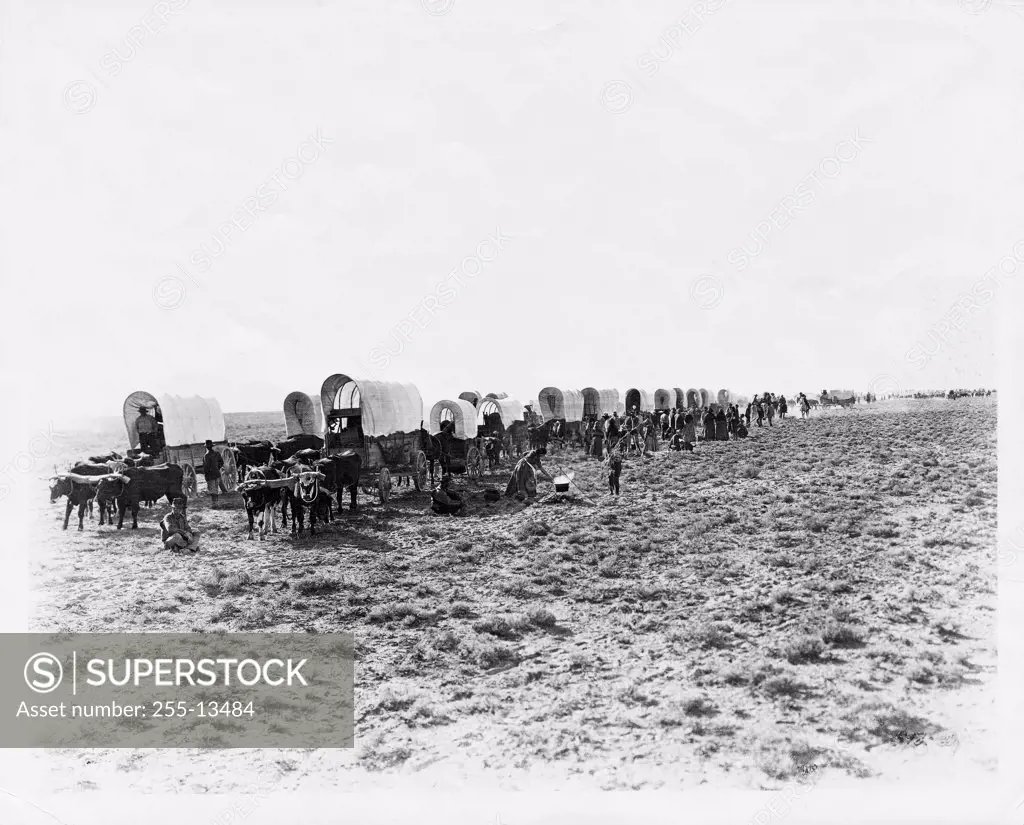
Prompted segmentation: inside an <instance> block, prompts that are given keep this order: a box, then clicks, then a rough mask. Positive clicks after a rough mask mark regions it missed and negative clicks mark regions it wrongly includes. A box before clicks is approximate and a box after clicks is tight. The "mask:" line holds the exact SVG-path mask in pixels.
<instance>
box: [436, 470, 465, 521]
mask: <svg viewBox="0 0 1024 825" xmlns="http://www.w3.org/2000/svg"><path fill="white" fill-rule="evenodd" d="M451 483H452V477H451V476H450V475H443V476H441V483H440V484H439V485H438V486H437V489H435V490H434V492H433V493H432V494H431V496H430V499H431V500H430V509H431V510H433V511H434V512H435V513H437V514H438V515H443V516H454V515H455V514H456V513H458V512H460V511H461V510H462V508H463V506H464V502H463V501H462V496H460V495H459V494H458V493H453V492H452V491H451V489H450V488H451Z"/></svg>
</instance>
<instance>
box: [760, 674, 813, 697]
mask: <svg viewBox="0 0 1024 825" xmlns="http://www.w3.org/2000/svg"><path fill="white" fill-rule="evenodd" d="M806 688H807V686H806V685H804V684H803V682H800V681H798V680H796V679H794V678H793V677H792V676H771V677H769V678H767V679H765V680H764V681H763V682H762V683H761V691H762V692H763V693H764V695H765V696H767V697H768V698H769V699H777V698H778V697H780V696H786V697H788V698H790V699H795V698H797V697H798V696H800V694H801V693H803V691H804V690H806Z"/></svg>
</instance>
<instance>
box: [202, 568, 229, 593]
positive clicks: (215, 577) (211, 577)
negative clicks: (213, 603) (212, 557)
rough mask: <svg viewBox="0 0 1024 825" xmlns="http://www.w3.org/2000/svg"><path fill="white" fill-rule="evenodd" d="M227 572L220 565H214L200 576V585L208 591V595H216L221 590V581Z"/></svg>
mask: <svg viewBox="0 0 1024 825" xmlns="http://www.w3.org/2000/svg"><path fill="white" fill-rule="evenodd" d="M226 576H227V573H226V572H225V571H224V570H222V569H221V568H220V567H212V568H210V569H209V570H207V571H206V572H204V573H203V574H202V575H200V577H199V586H200V587H202V588H203V589H204V590H205V591H206V595H208V596H216V595H218V594H219V593H220V591H221V581H222V580H223V579H224V578H225V577H226Z"/></svg>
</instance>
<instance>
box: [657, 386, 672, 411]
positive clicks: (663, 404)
mask: <svg viewBox="0 0 1024 825" xmlns="http://www.w3.org/2000/svg"><path fill="white" fill-rule="evenodd" d="M675 403H676V393H675V390H669V389H665V388H664V387H659V388H658V389H656V390H655V391H654V409H656V410H670V409H672V408H673V407H674V406H675Z"/></svg>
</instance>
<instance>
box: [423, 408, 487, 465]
mask: <svg viewBox="0 0 1024 825" xmlns="http://www.w3.org/2000/svg"><path fill="white" fill-rule="evenodd" d="M476 416H477V411H476V408H475V407H474V406H473V405H472V404H470V403H469V402H468V401H466V400H464V399H461V398H460V399H458V400H457V401H450V400H444V401H438V402H437V403H436V404H434V406H433V407H431V408H430V434H431V435H432V436H435V437H437V436H440V435H441V432H442V427H444V429H445V430H446V431H447V434H448V437H447V438H446V439H445V442H444V443H443V447H442V450H443V452H442V456H441V466H442V468H443V469H444V470H445V472H449V473H455V474H456V475H463V474H465V475H466V476H468V477H469V478H470V479H472V480H473V481H479V480H480V475H481V473H482V472H483V457H482V455H481V453H480V438H479V436H478V435H477V428H476ZM448 422H451V423H448Z"/></svg>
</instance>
